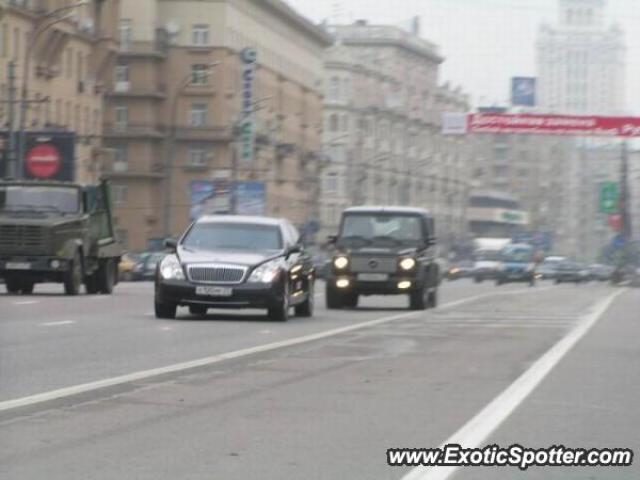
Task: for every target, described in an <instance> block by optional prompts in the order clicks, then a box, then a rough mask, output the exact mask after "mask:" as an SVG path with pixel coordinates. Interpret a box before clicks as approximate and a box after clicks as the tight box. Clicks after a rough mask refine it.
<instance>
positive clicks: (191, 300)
mask: <svg viewBox="0 0 640 480" xmlns="http://www.w3.org/2000/svg"><path fill="white" fill-rule="evenodd" d="M167 247H169V248H170V249H171V250H173V253H172V254H170V255H167V256H166V257H165V258H164V259H163V260H162V261H161V262H160V263H159V264H158V267H157V270H156V282H155V313H156V317H158V318H174V317H175V315H176V308H177V307H178V306H181V305H184V306H187V307H189V311H190V312H191V313H192V314H194V315H204V314H205V313H206V312H207V309H208V308H266V309H267V310H268V313H269V318H271V319H272V320H278V321H284V320H287V318H288V315H289V309H290V307H293V308H294V309H295V312H296V315H299V316H303V317H310V316H311V315H313V304H314V302H313V287H314V281H315V272H314V269H313V262H312V259H311V256H310V255H308V254H307V253H306V252H305V249H304V246H303V245H302V242H301V239H300V234H299V233H298V231H297V230H296V228H295V227H294V226H293V225H292V224H291V223H289V222H288V221H287V220H281V219H273V218H264V217H246V216H227V215H216V216H205V217H201V218H200V219H199V220H197V221H196V222H194V223H193V224H192V225H191V226H190V227H189V228H188V229H187V231H186V232H185V234H184V235H183V236H182V238H181V239H180V240H179V241H177V242H176V241H169V242H167Z"/></svg>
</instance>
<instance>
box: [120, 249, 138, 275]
mask: <svg viewBox="0 0 640 480" xmlns="http://www.w3.org/2000/svg"><path fill="white" fill-rule="evenodd" d="M139 262H140V255H139V254H136V253H131V252H127V253H125V254H124V255H122V258H121V259H120V264H119V265H118V278H119V279H120V281H131V280H133V269H134V268H135V267H136V265H137V264H138V263H139Z"/></svg>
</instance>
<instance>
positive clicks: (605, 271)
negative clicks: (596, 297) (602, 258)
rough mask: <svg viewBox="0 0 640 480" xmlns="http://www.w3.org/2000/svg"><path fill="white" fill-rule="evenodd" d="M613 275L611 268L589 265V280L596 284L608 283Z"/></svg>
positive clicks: (597, 264)
mask: <svg viewBox="0 0 640 480" xmlns="http://www.w3.org/2000/svg"><path fill="white" fill-rule="evenodd" d="M612 275H613V267H611V266H610V265H602V264H600V263H595V264H593V265H589V278H590V279H591V280H595V281H598V282H608V281H609V280H611V276H612Z"/></svg>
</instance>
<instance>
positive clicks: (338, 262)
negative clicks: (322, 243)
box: [333, 255, 349, 270]
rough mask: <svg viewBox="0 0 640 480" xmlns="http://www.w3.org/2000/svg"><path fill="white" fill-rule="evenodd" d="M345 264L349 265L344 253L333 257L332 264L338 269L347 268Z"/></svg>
mask: <svg viewBox="0 0 640 480" xmlns="http://www.w3.org/2000/svg"><path fill="white" fill-rule="evenodd" d="M347 265H349V258H347V257H345V256H344V255H341V256H339V257H336V258H334V259H333V266H334V267H336V268H337V269H338V270H342V269H344V268H347Z"/></svg>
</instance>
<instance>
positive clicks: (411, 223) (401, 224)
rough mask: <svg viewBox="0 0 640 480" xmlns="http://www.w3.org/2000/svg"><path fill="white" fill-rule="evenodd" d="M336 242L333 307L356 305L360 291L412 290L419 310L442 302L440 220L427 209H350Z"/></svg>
mask: <svg viewBox="0 0 640 480" xmlns="http://www.w3.org/2000/svg"><path fill="white" fill-rule="evenodd" d="M330 242H331V244H332V245H333V247H334V252H333V256H332V259H331V262H330V265H329V268H328V269H327V270H328V272H327V288H326V301H327V308H331V309H337V308H344V307H350V308H354V307H356V306H357V304H358V298H359V296H360V295H408V296H409V300H410V308H411V309H413V310H423V309H425V308H427V307H435V306H436V304H437V289H438V285H439V282H440V273H439V267H438V263H437V261H436V251H435V250H436V239H435V227H434V220H433V217H432V216H431V215H430V214H429V213H428V212H427V211H425V210H423V209H420V208H409V207H366V206H363V207H352V208H348V209H346V210H345V211H344V212H343V213H342V219H341V222H340V231H339V233H338V235H337V236H336V237H331V238H330Z"/></svg>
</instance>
